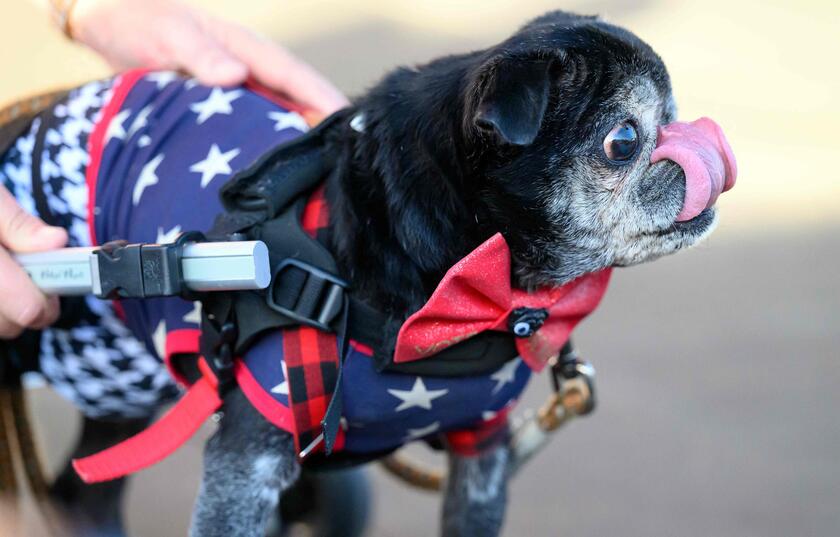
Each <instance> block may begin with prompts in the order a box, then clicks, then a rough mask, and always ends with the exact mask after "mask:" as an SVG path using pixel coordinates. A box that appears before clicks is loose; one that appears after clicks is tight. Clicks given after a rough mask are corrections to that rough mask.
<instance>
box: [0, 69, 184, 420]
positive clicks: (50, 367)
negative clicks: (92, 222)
mask: <svg viewBox="0 0 840 537" xmlns="http://www.w3.org/2000/svg"><path fill="white" fill-rule="evenodd" d="M113 86H114V80H113V79H111V80H106V81H101V82H91V83H89V84H87V85H84V86H81V87H80V88H78V89H76V90H74V91H72V92H71V93H70V95H69V96H68V97H67V98H66V99H65V100H64V101H63V102H60V103H58V104H57V105H56V106H55V107H54V108H53V109H52V112H51V114H47V115H45V116H43V117H40V118H37V119H36V120H35V121H34V122H33V124H32V127H31V129H30V130H29V132H28V133H27V134H26V135H25V136H22V137H21V138H19V139H18V140H17V142H16V143H15V145H14V146H13V147H12V148H10V149H9V151H7V152H6V154H5V155H3V156H2V158H0V181H2V184H3V185H4V186H5V187H6V188H7V189H8V190H9V191H10V192H11V193H12V195H13V196H14V197H15V198H16V199H17V201H18V203H19V204H20V205H21V206H22V207H23V209H24V210H25V211H27V212H29V213H32V214H36V215H38V216H40V217H41V218H43V219H45V220H47V221H48V222H49V223H51V224H53V225H57V226H61V227H63V228H65V229H67V231H68V234H69V244H68V245H69V246H90V244H91V238H90V231H89V228H88V224H87V203H88V187H87V184H86V181H85V170H86V169H87V165H88V163H89V161H90V155H89V153H88V149H87V148H88V139H89V137H90V134H91V132H92V131H93V128H94V125H95V124H96V122H97V121H98V119H99V116H100V115H101V112H102V107H103V106H104V105H105V104H106V103H107V102H108V101H109V100H110V99H111V95H112V93H113ZM45 122H46V125H45ZM42 126H46V130H45V132H43V133H42V136H43V151H42V153H41V155H40V157H41V160H40V168H39V170H38V171H39V172H40V174H41V181H42V186H43V191H44V194H45V197H46V202H47V206H48V208H49V214H40V213H39V211H38V209H37V207H36V203H35V199H34V196H33V192H32V185H33V182H32V180H33V178H32V167H33V161H34V160H36V159H34V158H33V157H35V155H34V151H35V146H36V137H37V136H38V134H39V132H40V131H41V129H42ZM84 305H85V307H84V308H82V311H81V312H80V314H79V317H78V318H77V319H74V326H73V328H70V329H66V330H64V329H57V328H49V329H47V330H44V331H43V332H42V336H41V357H40V368H41V374H42V375H43V376H44V377H45V379H46V380H47V382H48V383H49V384H51V385H52V386H53V388H54V389H55V390H56V391H57V392H58V393H60V394H61V395H62V396H64V397H66V398H67V399H69V400H70V401H71V402H72V403H73V404H74V405H76V406H77V407H78V408H79V409H80V410H81V411H82V412H83V413H84V414H85V415H87V416H89V417H92V418H129V417H130V418H138V417H148V416H151V415H153V414H154V413H155V411H156V410H157V409H158V408H159V407H160V406H161V405H162V404H164V403H167V402H169V401H172V400H174V399H175V398H176V397H177V395H178V393H179V390H178V388H177V387H176V385H175V383H174V381H173V380H172V378H171V376H170V375H169V374H168V373H167V371H166V368H165V367H164V366H163V364H162V362H161V360H160V359H159V358H158V357H157V356H156V355H154V354H153V353H151V352H149V350H148V349H147V348H146V346H145V345H144V344H143V343H142V342H141V341H139V340H138V339H137V338H135V337H134V336H133V335H132V333H131V331H130V330H129V329H128V328H127V327H126V326H125V325H124V324H123V322H122V321H121V320H120V319H119V318H118V317H117V315H116V313H115V311H114V308H113V306H112V304H111V303H110V302H108V301H102V300H99V299H96V298H94V297H86V298H85V299H84Z"/></svg>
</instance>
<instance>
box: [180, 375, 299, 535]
mask: <svg viewBox="0 0 840 537" xmlns="http://www.w3.org/2000/svg"><path fill="white" fill-rule="evenodd" d="M223 408H224V416H223V418H222V420H221V423H220V425H219V429H218V431H216V433H215V435H213V437H212V438H211V439H210V440H209V441H208V442H207V445H206V446H205V451H204V475H203V478H202V481H201V488H200V489H199V493H198V499H197V500H196V504H195V509H194V511H193V518H192V525H191V528H190V535H191V536H192V537H217V536H218V537H222V536H224V537H262V536H263V535H265V526H266V523H267V522H268V520H269V517H270V516H271V515H272V513H273V511H274V510H275V509H276V507H277V502H278V500H279V498H280V492H281V491H282V490H283V489H285V488H286V487H288V486H289V485H291V484H292V483H293V482H294V481H295V480H296V479H297V477H298V475H299V474H300V467H299V466H298V463H297V460H296V459H295V451H294V441H293V439H292V436H291V435H290V434H289V433H287V432H285V431H282V430H280V429H278V428H276V427H275V426H274V425H271V424H270V423H268V422H267V421H266V420H265V419H264V418H263V417H262V416H260V415H259V414H258V413H257V411H256V410H255V409H254V408H253V407H252V406H251V404H250V403H249V402H248V401H247V400H246V399H245V396H244V395H242V392H241V391H239V390H234V391H233V392H231V393H230V394H229V395H228V396H227V397H226V398H225V405H224V407H223Z"/></svg>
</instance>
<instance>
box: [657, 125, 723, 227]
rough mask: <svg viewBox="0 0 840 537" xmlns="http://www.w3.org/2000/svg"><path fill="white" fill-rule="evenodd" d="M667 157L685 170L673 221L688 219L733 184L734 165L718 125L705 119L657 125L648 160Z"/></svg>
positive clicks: (666, 158) (708, 205) (711, 202)
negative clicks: (679, 204) (679, 205)
mask: <svg viewBox="0 0 840 537" xmlns="http://www.w3.org/2000/svg"><path fill="white" fill-rule="evenodd" d="M660 160H671V161H673V162H676V163H677V164H679V165H680V167H681V168H682V169H683V171H684V172H685V201H684V202H683V208H682V210H681V211H680V213H679V214H678V215H677V222H682V221H685V220H691V219H692V218H694V217H696V216H697V215H699V214H700V213H701V212H702V211H703V209H707V208H709V207H711V206H712V205H714V204H715V201H717V198H718V196H720V194H721V193H723V192H726V191H727V190H729V189H730V188H732V187H733V186H735V179H736V177H737V175H738V167H737V164H736V162H735V155H734V154H733V153H732V148H731V147H730V146H729V142H728V141H727V140H726V136H724V134H723V130H722V129H721V128H720V126H719V125H718V124H717V123H715V122H714V121H712V120H711V119H709V118H706V117H704V118H700V119H698V120H696V121H693V122H691V123H682V122H674V123H670V124H668V125H663V126H661V127H659V131H658V137H657V141H656V149H654V151H653V153H652V154H651V156H650V161H651V163H655V162H659V161H660Z"/></svg>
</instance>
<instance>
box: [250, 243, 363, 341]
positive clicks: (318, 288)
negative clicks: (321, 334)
mask: <svg viewBox="0 0 840 537" xmlns="http://www.w3.org/2000/svg"><path fill="white" fill-rule="evenodd" d="M289 270H301V271H303V272H304V273H306V277H305V280H304V282H303V285H301V287H300V292H298V293H297V295H296V296H295V299H294V304H290V305H281V304H278V303H277V300H276V298H275V292H274V289H275V286H276V285H278V282H280V281H281V279H282V276H283V274H284V273H285V272H287V271H289ZM347 287H348V284H347V282H346V281H344V280H342V279H341V278H339V277H337V276H335V275H333V274H330V273H329V272H326V271H325V270H322V269H319V268H318V267H315V266H313V265H310V264H309V263H305V262H303V261H300V260H298V259H292V258H287V259H285V260H283V261H282V262H280V264H279V265H277V268H276V269H275V270H274V274H273V275H272V278H271V285H270V286H269V288H268V297H267V299H266V302H267V303H268V307H269V308H271V309H272V310H274V311H276V312H277V313H280V314H281V315H284V316H286V317H289V318H290V319H293V320H295V321H297V322H299V323H301V324H303V325H306V326H311V327H313V328H317V329H319V330H323V331H325V332H333V331H334V330H333V329H332V328H331V327H330V323H332V322H333V321H334V320H335V319H336V317H338V315H339V314H340V313H341V309H342V307H343V305H344V296H345V291H346V289H347ZM304 293H306V294H308V295H309V296H307V297H304ZM302 299H304V300H302ZM304 310H306V311H304Z"/></svg>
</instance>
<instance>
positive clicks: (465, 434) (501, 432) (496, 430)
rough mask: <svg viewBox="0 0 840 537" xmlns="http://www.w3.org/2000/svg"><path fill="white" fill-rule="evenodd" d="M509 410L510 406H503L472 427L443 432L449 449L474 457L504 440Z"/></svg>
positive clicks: (507, 431)
mask: <svg viewBox="0 0 840 537" xmlns="http://www.w3.org/2000/svg"><path fill="white" fill-rule="evenodd" d="M509 412H510V407H505V408H503V409H502V410H500V411H499V412H497V413H496V415H495V416H494V417H493V418H492V419H489V420H487V421H483V422H481V423H479V424H478V425H477V426H475V427H474V428H472V429H464V430H460V431H449V432H446V433H444V434H445V436H446V442H447V444H448V445H449V449H451V450H452V451H453V452H455V453H457V454H459V455H464V456H467V457H474V456H476V455H480V454H481V453H484V452H485V451H487V450H488V449H491V448H493V447H496V446H498V445H500V444H502V443H504V442H506V441H507V439H508V436H509V435H510V432H509V430H508V413H509Z"/></svg>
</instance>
